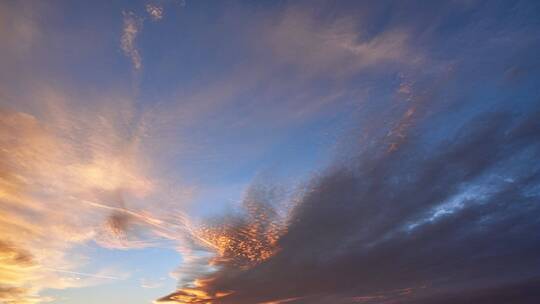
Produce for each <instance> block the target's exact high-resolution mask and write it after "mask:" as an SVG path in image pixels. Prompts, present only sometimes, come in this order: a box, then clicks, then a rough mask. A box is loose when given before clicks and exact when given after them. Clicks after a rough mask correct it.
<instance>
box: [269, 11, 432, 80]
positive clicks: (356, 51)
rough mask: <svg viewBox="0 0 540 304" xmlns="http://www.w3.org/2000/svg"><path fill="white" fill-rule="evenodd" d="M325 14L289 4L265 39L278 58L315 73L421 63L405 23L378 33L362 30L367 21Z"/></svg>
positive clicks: (346, 73) (328, 74) (338, 73)
mask: <svg viewBox="0 0 540 304" xmlns="http://www.w3.org/2000/svg"><path fill="white" fill-rule="evenodd" d="M320 15H321V12H319V11H317V10H315V11H313V10H306V9H305V8H304V7H289V8H287V9H286V10H285V12H283V13H282V14H281V15H280V16H279V17H278V18H277V21H276V24H274V25H272V26H269V27H268V32H267V33H266V35H264V37H265V38H264V39H265V42H266V43H267V45H268V48H269V49H270V51H271V54H272V55H273V56H274V57H275V59H276V60H277V62H280V63H282V64H287V65H291V66H294V67H296V68H297V69H298V70H299V71H301V72H302V73H305V74H307V75H311V76H318V77H321V76H326V77H331V76H334V77H336V76H339V77H343V76H350V75H351V74H354V73H359V72H361V71H363V70H365V69H367V68H370V67H375V66H380V65H383V64H392V63H394V64H396V63H398V64H401V65H402V68H403V66H404V64H410V65H413V64H417V63H418V62H420V61H421V59H422V56H421V53H420V52H418V51H416V52H415V51H414V48H413V47H412V45H411V43H410V42H409V36H410V34H409V33H408V31H407V30H406V28H404V27H398V26H396V27H395V28H389V29H385V30H384V31H382V32H381V33H377V34H376V35H368V33H367V32H365V33H363V32H362V31H361V28H362V26H363V23H362V22H361V20H358V18H352V17H350V15H349V14H342V15H341V16H339V15H338V16H337V17H335V18H331V19H321V18H320Z"/></svg>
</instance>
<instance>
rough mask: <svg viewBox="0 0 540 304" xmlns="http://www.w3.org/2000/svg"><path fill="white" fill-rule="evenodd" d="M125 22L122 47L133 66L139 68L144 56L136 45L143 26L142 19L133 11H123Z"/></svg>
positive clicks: (121, 41) (121, 40)
mask: <svg viewBox="0 0 540 304" xmlns="http://www.w3.org/2000/svg"><path fill="white" fill-rule="evenodd" d="M122 15H123V18H124V21H123V22H124V24H123V28H122V36H121V37H120V47H121V48H122V51H123V52H124V55H126V57H128V58H129V59H130V60H131V62H132V64H133V67H134V68H135V69H136V70H139V69H140V68H141V67H142V58H141V54H140V53H139V50H138V49H137V46H136V40H137V35H138V34H139V32H140V31H141V28H142V23H143V21H142V19H140V18H139V17H137V15H135V13H133V12H123V13H122Z"/></svg>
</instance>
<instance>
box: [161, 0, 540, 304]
mask: <svg viewBox="0 0 540 304" xmlns="http://www.w3.org/2000/svg"><path fill="white" fill-rule="evenodd" d="M458 2H459V1H456V2H455V3H453V4H452V5H450V4H446V5H442V6H441V8H437V9H436V8H433V9H434V12H438V14H432V15H431V16H429V26H426V24H425V21H414V20H424V19H422V18H419V16H421V15H423V14H421V13H416V12H411V11H410V10H408V9H405V8H400V9H399V10H397V11H399V12H402V14H398V15H399V16H394V14H393V13H392V12H395V10H391V8H392V7H389V8H388V9H389V10H390V13H389V15H390V16H392V17H389V18H388V19H389V21H388V22H387V24H388V26H396V24H395V23H400V24H402V25H403V24H406V25H407V28H408V30H409V31H410V32H412V33H415V34H416V35H413V36H411V38H410V39H411V40H414V42H416V43H418V44H419V45H422V46H424V47H425V46H427V45H429V44H431V45H432V46H431V47H430V48H429V50H430V56H431V57H430V59H429V60H427V61H428V62H430V63H432V65H430V66H424V67H423V69H422V71H411V72H410V75H409V74H408V75H407V76H406V77H405V78H407V80H408V82H404V81H402V83H401V84H400V85H399V88H398V89H396V91H398V94H396V95H397V97H395V96H394V97H392V98H386V99H384V97H387V96H385V95H383V96H384V97H383V98H381V99H384V100H382V101H381V102H380V103H375V102H372V103H367V102H366V106H365V111H363V112H362V114H360V116H361V117H360V118H361V119H360V121H362V123H360V125H361V127H359V128H358V130H355V132H356V133H355V134H356V137H347V140H348V139H353V140H358V139H359V138H361V144H357V143H348V147H352V148H351V149H352V150H354V151H352V152H350V151H349V152H348V153H345V154H346V155H347V156H344V157H343V158H342V159H339V160H338V161H337V162H336V164H335V165H334V166H331V167H330V168H328V169H326V170H325V171H323V172H322V173H320V174H319V175H318V176H315V177H313V179H312V180H311V181H310V182H309V183H308V185H307V186H306V188H305V189H303V190H302V193H301V195H300V199H299V202H298V203H297V204H295V205H294V207H293V208H292V209H291V211H290V214H289V215H288V218H287V223H286V225H285V226H286V227H285V228H280V229H279V233H278V234H277V235H278V237H277V240H276V241H275V242H274V243H271V244H270V243H268V244H265V246H268V247H271V248H272V250H271V254H270V255H269V256H267V257H266V258H265V259H261V260H258V261H257V263H254V264H249V265H248V267H239V265H238V263H236V262H233V261H234V259H233V258H230V256H229V255H232V256H234V257H236V256H237V255H236V254H235V253H236V252H237V251H238V249H239V248H244V246H246V247H247V248H250V250H251V249H253V248H254V245H256V244H259V243H260V241H261V240H263V239H264V238H263V236H262V235H265V233H264V232H265V230H264V229H262V230H260V231H263V233H262V234H261V233H259V234H251V235H250V234H246V232H245V231H246V227H250V225H251V224H250V223H254V222H257V219H258V221H259V222H261V219H264V220H263V221H262V223H264V224H265V225H267V223H268V220H267V219H269V218H270V219H275V218H276V211H275V210H274V209H272V208H270V207H268V208H262V207H259V208H257V209H254V212H253V213H251V214H249V215H248V216H244V217H240V218H237V217H235V220H234V223H233V224H228V223H229V221H230V218H226V219H225V220H223V221H222V222H221V223H222V224H224V225H225V226H226V227H227V228H226V229H222V231H221V232H223V231H225V233H224V234H222V235H226V236H227V239H233V240H235V242H233V243H229V244H230V245H231V248H230V250H229V251H227V252H226V253H225V256H229V258H227V259H217V261H216V266H218V270H217V271H216V272H214V273H210V274H208V275H204V276H202V277H201V278H200V279H201V282H204V283H203V284H199V285H197V286H190V288H193V289H180V290H179V291H178V292H176V293H173V294H171V295H169V296H167V297H164V298H163V299H161V300H162V301H176V302H179V303H208V302H210V301H212V303H223V304H228V303H235V304H248V303H249V304H252V303H310V304H314V303H315V304H317V303H336V304H340V303H421V304H422V303H434V304H445V303H490V304H497V303H534V302H535V299H537V298H538V297H539V294H538V291H537V290H536V288H535V287H534V286H537V285H538V282H539V280H540V271H539V269H540V236H539V234H538V231H540V217H539V215H540V165H539V164H538V161H537V160H538V159H539V158H540V112H539V109H540V92H539V91H538V90H537V89H535V86H534V85H536V86H537V85H538V81H537V79H538V78H537V77H538V74H539V70H538V67H539V65H538V59H537V58H536V57H537V56H535V55H533V54H532V53H531V51H530V48H531V47H532V48H534V49H536V50H537V49H538V46H539V44H538V39H537V38H534V36H533V35H531V32H532V31H531V30H530V24H528V23H527V22H530V20H531V19H530V18H531V14H532V13H531V10H528V9H525V8H527V7H528V5H527V2H519V3H518V4H515V5H504V4H502V3H501V2H497V3H498V4H496V5H490V6H487V5H486V4H485V3H484V2H481V1H480V2H478V3H475V4H474V5H473V4H471V5H464V4H463V3H462V4H463V5H461V4H458ZM449 6H452V7H451V8H449ZM411 7H413V8H414V6H411ZM535 8H536V7H535ZM409 9H411V8H409ZM505 9H512V13H510V14H508V15H505V16H504V17H501V18H502V19H500V18H498V17H497V16H499V14H500V13H501V11H502V10H504V11H505V12H506V10H505ZM532 11H534V9H533V10H532ZM486 16H487V17H486ZM405 17H409V18H405ZM414 17H417V18H416V19H415V18H414ZM373 18H375V17H373ZM456 18H457V19H460V22H459V24H458V22H456ZM403 19H408V21H404V20H403ZM495 21H497V22H498V23H497V22H495ZM415 22H416V23H415ZM527 26H529V27H527ZM526 27H527V30H523V29H524V28H526ZM537 30H538V29H537V28H535V32H536V33H537V32H538V31H537ZM374 35H376V33H374ZM477 37H484V38H485V39H484V40H482V41H478V39H477ZM441 40H445V43H442V42H441ZM502 47H504V48H502ZM442 48H444V50H442ZM424 49H425V48H424ZM428 57H429V56H428ZM368 76H369V75H368ZM368 76H360V78H362V77H368ZM535 79H536V80H535ZM355 80H357V78H355ZM533 84H534V85H533ZM383 90H387V88H384V89H383ZM375 95H376V94H375ZM396 99H398V102H396ZM402 99H406V100H405V101H403V100H402ZM377 101H378V100H377ZM358 134H361V135H360V136H359V135H358ZM255 188H256V187H255ZM263 188H264V187H263ZM256 197H257V198H259V197H260V196H256ZM262 197H264V195H262ZM248 201H253V197H251V199H248ZM255 201H262V202H263V203H262V204H261V205H259V206H265V203H264V200H255ZM266 206H269V204H266ZM270 222H273V221H270ZM218 226H219V225H218ZM213 231H220V229H218V228H214V229H213ZM255 247H256V246H255ZM259 253H260V252H259ZM243 266H245V264H244V265H243ZM180 287H181V288H183V287H185V286H180ZM200 295H203V296H200ZM218 295H220V296H218Z"/></svg>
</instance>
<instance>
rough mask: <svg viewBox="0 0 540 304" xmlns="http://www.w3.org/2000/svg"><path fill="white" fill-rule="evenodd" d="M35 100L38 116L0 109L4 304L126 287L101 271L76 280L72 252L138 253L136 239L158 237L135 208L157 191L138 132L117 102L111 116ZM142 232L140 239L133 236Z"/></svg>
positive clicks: (42, 96)
mask: <svg viewBox="0 0 540 304" xmlns="http://www.w3.org/2000/svg"><path fill="white" fill-rule="evenodd" d="M36 96H38V97H37V98H36V99H37V100H39V101H40V102H38V103H36V105H35V107H37V108H39V109H40V110H39V111H37V112H38V113H39V116H37V115H33V114H30V113H29V112H22V111H17V110H15V109H10V108H6V107H3V108H1V109H0V138H1V139H0V158H1V160H0V168H1V170H0V171H1V172H2V173H0V209H1V211H2V212H1V216H0V287H1V288H2V290H3V292H2V294H3V295H2V297H3V299H2V301H4V302H6V303H40V302H45V299H44V298H41V297H40V296H39V293H40V291H42V290H44V289H49V288H54V289H65V288H72V287H81V286H88V285H95V284H101V283H107V282H111V280H116V279H118V278H124V277H125V275H124V274H118V273H117V271H112V270H108V269H106V268H104V269H95V271H94V272H89V271H81V270H80V268H81V267H83V266H84V264H85V263H84V257H83V256H81V254H75V252H76V249H77V247H78V246H79V245H82V244H85V243H88V242H89V241H92V240H95V241H98V242H99V243H100V244H101V245H103V246H104V247H114V246H113V245H116V247H120V245H118V244H121V245H122V248H137V247H144V245H147V244H146V243H145V242H143V241H142V238H143V237H146V236H148V235H149V234H152V229H153V227H154V226H151V225H150V224H147V223H146V222H144V221H143V220H142V219H147V218H151V217H150V216H146V217H143V216H140V217H137V215H141V213H142V212H141V211H140V208H141V205H138V204H137V203H135V202H134V201H135V200H136V199H137V198H142V197H146V196H147V195H149V193H151V192H152V190H153V189H154V184H153V183H152V182H150V180H149V178H148V177H147V176H146V174H145V173H144V171H145V169H143V164H144V161H143V157H142V152H141V149H140V146H139V145H140V140H141V135H140V133H138V132H140V131H141V130H140V129H139V128H138V126H137V124H136V123H134V122H133V120H132V118H131V117H132V116H131V114H129V113H130V106H128V105H127V104H126V103H122V102H121V101H120V100H117V103H116V104H115V108H114V109H113V108H112V107H107V108H101V109H99V108H100V107H99V106H98V104H99V103H100V101H97V100H96V101H95V102H94V103H93V106H91V107H84V106H82V107H79V106H78V105H75V104H70V103H68V102H67V100H68V98H67V97H66V95H64V93H62V92H61V91H59V90H53V89H45V90H41V91H40V92H39V93H36ZM104 109H107V111H103V110H104ZM126 196H127V197H129V200H130V203H129V204H127V205H126V203H125V202H124V198H125V197H126ZM97 206H106V207H107V208H101V207H97ZM127 208H131V209H133V210H139V213H137V212H134V211H131V213H130V212H127V211H124V210H126V209H127ZM81 215H83V216H81ZM143 226H144V227H145V228H144V229H142V228H140V230H141V231H142V230H144V231H147V232H146V233H147V234H146V235H143V234H142V233H140V232H139V228H138V227H143ZM143 244H144V245H143Z"/></svg>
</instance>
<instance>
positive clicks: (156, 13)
mask: <svg viewBox="0 0 540 304" xmlns="http://www.w3.org/2000/svg"><path fill="white" fill-rule="evenodd" d="M146 12H147V13H148V15H149V16H150V18H151V19H152V20H154V21H159V20H161V19H163V12H164V11H163V6H161V5H157V4H151V3H149V4H147V5H146Z"/></svg>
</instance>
